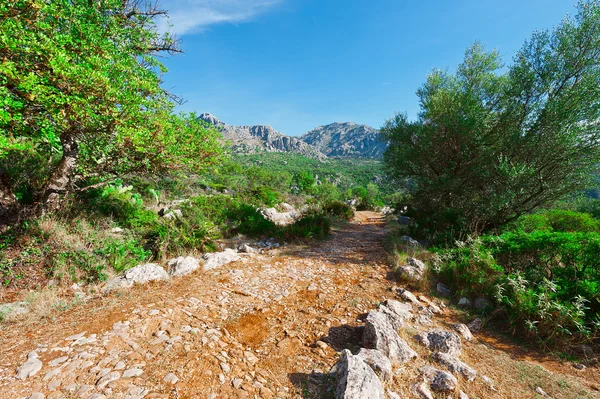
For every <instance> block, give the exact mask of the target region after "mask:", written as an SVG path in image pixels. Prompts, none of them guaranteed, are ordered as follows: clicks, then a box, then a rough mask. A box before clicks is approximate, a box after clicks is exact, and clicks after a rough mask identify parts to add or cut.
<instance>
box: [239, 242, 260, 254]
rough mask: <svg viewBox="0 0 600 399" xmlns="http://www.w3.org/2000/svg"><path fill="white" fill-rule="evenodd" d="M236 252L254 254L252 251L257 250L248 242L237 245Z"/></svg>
mask: <svg viewBox="0 0 600 399" xmlns="http://www.w3.org/2000/svg"><path fill="white" fill-rule="evenodd" d="M238 252H240V253H244V254H254V253H256V252H258V251H257V250H256V249H254V248H252V247H251V246H250V245H248V244H241V245H240V246H239V247H238Z"/></svg>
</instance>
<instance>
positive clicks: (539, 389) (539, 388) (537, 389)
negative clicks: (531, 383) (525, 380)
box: [535, 387, 548, 396]
mask: <svg viewBox="0 0 600 399" xmlns="http://www.w3.org/2000/svg"><path fill="white" fill-rule="evenodd" d="M535 392H537V393H538V394H539V395H541V396H548V394H547V393H546V391H544V390H543V389H542V388H541V387H536V388H535Z"/></svg>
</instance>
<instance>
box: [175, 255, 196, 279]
mask: <svg viewBox="0 0 600 399" xmlns="http://www.w3.org/2000/svg"><path fill="white" fill-rule="evenodd" d="M199 267H200V263H199V262H198V260H197V259H196V258H193V257H191V256H186V257H183V256H180V257H179V258H175V259H171V260H170V261H169V274H170V275H171V276H173V277H181V276H185V275H188V274H190V273H193V272H195V271H196V270H197V269H198V268H199Z"/></svg>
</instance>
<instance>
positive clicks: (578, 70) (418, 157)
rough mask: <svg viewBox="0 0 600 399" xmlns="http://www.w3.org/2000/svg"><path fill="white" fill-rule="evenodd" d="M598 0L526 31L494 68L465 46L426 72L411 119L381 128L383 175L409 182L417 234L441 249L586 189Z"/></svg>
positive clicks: (596, 114)
mask: <svg viewBox="0 0 600 399" xmlns="http://www.w3.org/2000/svg"><path fill="white" fill-rule="evenodd" d="M598 48H600V2H598V1H589V2H581V3H580V4H579V6H578V13H577V15H576V16H575V17H567V18H565V19H564V20H563V21H562V23H561V24H560V25H558V27H557V28H556V29H555V30H554V31H553V32H547V31H540V32H536V33H535V34H534V35H533V36H532V37H531V39H530V40H529V41H527V42H526V43H525V44H524V46H523V47H522V48H521V49H520V50H519V51H518V52H517V54H516V55H515V57H514V59H513V63H512V64H511V65H509V66H508V67H506V68H504V65H503V63H502V61H501V59H500V55H499V53H498V52H497V51H491V52H488V51H485V50H484V49H483V48H482V46H481V45H480V44H475V45H473V46H472V47H471V48H469V49H468V50H467V52H466V55H465V59H464V61H463V63H462V64H460V65H459V67H458V70H457V72H456V73H455V74H450V73H448V72H445V71H441V70H436V71H434V72H433V73H432V74H431V75H430V76H429V77H428V79H427V82H426V83H425V84H424V85H423V87H422V88H421V89H420V90H419V91H418V93H417V94H418V96H419V99H420V103H421V113H420V115H419V118H418V120H416V121H409V120H408V119H407V117H406V116H405V115H401V114H399V115H396V116H395V117H394V118H392V119H391V120H389V121H388V122H387V124H386V126H385V127H384V128H383V133H384V135H385V136H386V137H387V139H388V140H389V141H390V143H391V145H390V148H389V150H388V151H387V153H386V154H385V162H386V165H387V167H388V169H389V170H390V174H392V175H394V176H397V177H401V178H408V179H410V181H411V187H412V191H411V194H412V198H413V200H412V201H411V202H410V212H411V213H412V215H414V216H415V217H416V219H417V223H418V225H417V227H418V231H419V233H420V234H421V235H422V236H423V237H427V238H429V239H433V240H435V241H438V242H447V243H451V242H452V241H453V240H454V239H465V238H466V237H467V236H468V235H473V234H474V235H477V234H481V233H483V232H486V231H490V230H492V229H494V228H497V227H501V226H503V225H505V224H506V223H509V222H510V221H512V220H515V219H517V218H518V217H519V216H521V215H524V214H526V213H529V212H532V211H534V210H536V209H539V208H540V207H543V206H547V205H548V204H551V203H552V202H554V201H557V200H560V199H562V198H564V197H565V196H568V195H572V194H573V193H575V192H577V191H579V190H581V189H584V188H586V187H587V185H588V184H589V182H590V181H591V179H592V178H593V176H595V175H597V172H598V165H599V164H600V130H599V129H598V121H599V120H600V107H599V106H598V104H599V101H600V85H599V84H598V82H599V81H600V53H599V52H598Z"/></svg>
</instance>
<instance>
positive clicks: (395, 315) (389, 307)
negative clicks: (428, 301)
mask: <svg viewBox="0 0 600 399" xmlns="http://www.w3.org/2000/svg"><path fill="white" fill-rule="evenodd" d="M379 311H380V312H381V313H384V314H386V315H387V316H388V318H389V319H390V323H392V326H393V327H394V329H396V330H398V329H400V328H402V327H404V321H405V320H410V319H411V318H412V317H413V314H412V305H410V304H408V303H402V302H399V301H395V300H393V299H388V300H386V301H385V302H383V303H382V304H381V305H379Z"/></svg>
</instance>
